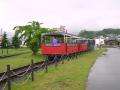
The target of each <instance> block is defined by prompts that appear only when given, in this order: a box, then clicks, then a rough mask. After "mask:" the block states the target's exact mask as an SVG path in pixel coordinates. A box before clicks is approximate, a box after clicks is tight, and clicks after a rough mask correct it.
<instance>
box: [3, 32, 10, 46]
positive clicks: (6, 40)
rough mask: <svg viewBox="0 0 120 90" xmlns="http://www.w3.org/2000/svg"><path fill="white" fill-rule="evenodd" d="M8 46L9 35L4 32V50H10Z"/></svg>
mask: <svg viewBox="0 0 120 90" xmlns="http://www.w3.org/2000/svg"><path fill="white" fill-rule="evenodd" d="M8 45H9V41H8V38H7V34H6V32H4V34H3V39H2V48H8Z"/></svg>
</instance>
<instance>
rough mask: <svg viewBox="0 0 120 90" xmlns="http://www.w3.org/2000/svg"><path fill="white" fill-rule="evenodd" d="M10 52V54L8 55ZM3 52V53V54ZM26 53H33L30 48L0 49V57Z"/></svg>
mask: <svg viewBox="0 0 120 90" xmlns="http://www.w3.org/2000/svg"><path fill="white" fill-rule="evenodd" d="M7 50H8V53H7ZM2 51H3V53H2ZM25 52H31V50H30V49H28V48H18V49H14V48H13V49H0V57H1V56H11V55H15V54H20V53H25Z"/></svg>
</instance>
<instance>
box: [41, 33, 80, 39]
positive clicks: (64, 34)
mask: <svg viewBox="0 0 120 90" xmlns="http://www.w3.org/2000/svg"><path fill="white" fill-rule="evenodd" d="M42 36H67V37H72V38H76V39H80V37H78V36H76V35H74V34H70V33H65V32H48V33H43V34H42Z"/></svg>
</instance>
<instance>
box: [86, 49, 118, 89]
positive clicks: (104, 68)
mask: <svg viewBox="0 0 120 90" xmlns="http://www.w3.org/2000/svg"><path fill="white" fill-rule="evenodd" d="M87 90H120V49H118V48H110V49H108V52H107V53H106V55H105V56H103V57H100V58H98V60H97V62H96V63H95V65H94V66H93V68H92V69H91V73H90V75H89V77H88V83H87Z"/></svg>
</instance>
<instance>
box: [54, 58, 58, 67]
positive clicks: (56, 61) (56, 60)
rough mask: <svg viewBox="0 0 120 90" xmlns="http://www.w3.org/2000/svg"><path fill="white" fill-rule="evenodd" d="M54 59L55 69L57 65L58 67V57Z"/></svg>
mask: <svg viewBox="0 0 120 90" xmlns="http://www.w3.org/2000/svg"><path fill="white" fill-rule="evenodd" d="M54 59H55V67H57V65H58V57H57V56H55V57H54Z"/></svg>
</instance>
